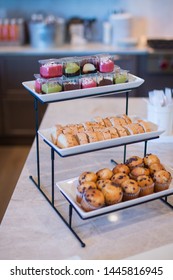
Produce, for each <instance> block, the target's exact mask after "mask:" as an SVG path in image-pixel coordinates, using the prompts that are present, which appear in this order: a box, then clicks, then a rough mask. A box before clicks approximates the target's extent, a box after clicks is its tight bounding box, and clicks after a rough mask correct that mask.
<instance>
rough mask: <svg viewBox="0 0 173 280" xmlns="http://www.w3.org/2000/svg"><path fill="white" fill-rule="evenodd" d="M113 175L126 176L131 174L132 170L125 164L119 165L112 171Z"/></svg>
mask: <svg viewBox="0 0 173 280" xmlns="http://www.w3.org/2000/svg"><path fill="white" fill-rule="evenodd" d="M112 171H113V173H114V174H116V173H119V172H120V173H125V174H127V175H128V174H129V172H130V168H129V167H128V166H127V165H126V164H125V163H118V164H117V165H116V166H115V167H114V168H113V169H112Z"/></svg>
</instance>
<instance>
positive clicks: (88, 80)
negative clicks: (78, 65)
mask: <svg viewBox="0 0 173 280" xmlns="http://www.w3.org/2000/svg"><path fill="white" fill-rule="evenodd" d="M93 87H97V81H96V79H95V78H94V77H85V78H84V77H82V78H81V88H82V89H85V88H93Z"/></svg>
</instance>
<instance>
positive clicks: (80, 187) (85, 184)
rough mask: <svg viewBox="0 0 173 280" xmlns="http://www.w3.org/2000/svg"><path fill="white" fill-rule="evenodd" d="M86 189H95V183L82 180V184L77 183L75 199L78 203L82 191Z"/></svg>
mask: <svg viewBox="0 0 173 280" xmlns="http://www.w3.org/2000/svg"><path fill="white" fill-rule="evenodd" d="M88 189H97V186H96V183H94V182H87V181H86V182H83V183H82V184H80V185H78V186H77V188H76V201H77V202H78V203H80V202H81V200H82V196H83V193H84V192H85V191H87V190H88Z"/></svg>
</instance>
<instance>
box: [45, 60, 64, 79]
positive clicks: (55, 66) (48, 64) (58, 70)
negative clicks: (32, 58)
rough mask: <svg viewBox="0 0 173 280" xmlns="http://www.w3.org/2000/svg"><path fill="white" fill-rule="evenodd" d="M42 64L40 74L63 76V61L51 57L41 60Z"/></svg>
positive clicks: (46, 76)
mask: <svg viewBox="0 0 173 280" xmlns="http://www.w3.org/2000/svg"><path fill="white" fill-rule="evenodd" d="M40 63H41V64H42V63H43V64H42V65H41V66H40V75H41V76H42V77H44V78H55V77H61V76H62V74H63V66H62V63H60V62H59V63H58V61H56V60H53V59H50V60H45V61H40Z"/></svg>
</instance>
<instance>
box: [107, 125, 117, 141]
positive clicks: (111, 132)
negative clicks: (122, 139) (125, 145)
mask: <svg viewBox="0 0 173 280" xmlns="http://www.w3.org/2000/svg"><path fill="white" fill-rule="evenodd" d="M108 131H109V132H110V134H111V139H113V138H118V137H119V134H118V131H117V129H116V128H115V127H112V126H110V127H109V128H108Z"/></svg>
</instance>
